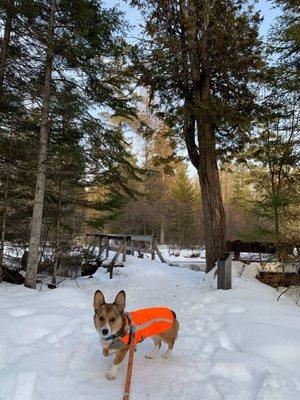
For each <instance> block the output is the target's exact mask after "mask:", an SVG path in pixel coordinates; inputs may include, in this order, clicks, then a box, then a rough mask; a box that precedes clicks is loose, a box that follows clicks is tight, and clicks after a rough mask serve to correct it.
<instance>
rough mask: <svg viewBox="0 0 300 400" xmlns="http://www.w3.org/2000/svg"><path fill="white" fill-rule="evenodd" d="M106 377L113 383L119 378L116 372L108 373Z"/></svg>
mask: <svg viewBox="0 0 300 400" xmlns="http://www.w3.org/2000/svg"><path fill="white" fill-rule="evenodd" d="M105 377H106V378H107V379H108V380H109V381H113V380H114V379H116V378H117V374H116V373H115V372H111V371H108V372H107V373H106V374H105Z"/></svg>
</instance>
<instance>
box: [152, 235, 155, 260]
mask: <svg viewBox="0 0 300 400" xmlns="http://www.w3.org/2000/svg"><path fill="white" fill-rule="evenodd" d="M151 260H155V239H154V238H153V240H152V243H151Z"/></svg>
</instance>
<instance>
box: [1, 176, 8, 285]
mask: <svg viewBox="0 0 300 400" xmlns="http://www.w3.org/2000/svg"><path fill="white" fill-rule="evenodd" d="M8 187H9V175H8V173H7V174H6V179H5V189H4V208H3V216H2V226H1V244H0V282H1V279H2V267H3V260H4V243H5V236H6V222H7V208H8V207H7V200H8Z"/></svg>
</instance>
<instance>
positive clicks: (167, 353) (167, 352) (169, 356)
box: [161, 350, 172, 360]
mask: <svg viewBox="0 0 300 400" xmlns="http://www.w3.org/2000/svg"><path fill="white" fill-rule="evenodd" d="M161 356H162V357H163V358H166V359H167V360H168V359H169V358H171V357H172V352H171V351H169V350H167V351H166V352H165V353H163V354H162V355H161Z"/></svg>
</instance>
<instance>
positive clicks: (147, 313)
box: [121, 307, 174, 344]
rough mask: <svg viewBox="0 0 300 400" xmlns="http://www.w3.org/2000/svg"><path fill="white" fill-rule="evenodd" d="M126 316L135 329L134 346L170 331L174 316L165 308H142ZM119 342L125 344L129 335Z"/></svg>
mask: <svg viewBox="0 0 300 400" xmlns="http://www.w3.org/2000/svg"><path fill="white" fill-rule="evenodd" d="M128 314H129V315H130V318H131V324H132V325H133V327H134V328H135V340H134V342H135V344H137V343H139V342H141V341H142V340H144V339H146V338H148V337H151V336H154V335H158V334H159V333H162V332H164V331H166V330H168V329H170V328H171V326H172V324H173V321H174V314H173V312H172V311H171V310H170V309H169V308H167V307H153V308H144V309H142V310H136V311H130V312H129V313H128ZM121 341H122V342H123V343H125V344H127V343H128V342H129V335H126V336H123V337H122V338H121Z"/></svg>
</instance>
